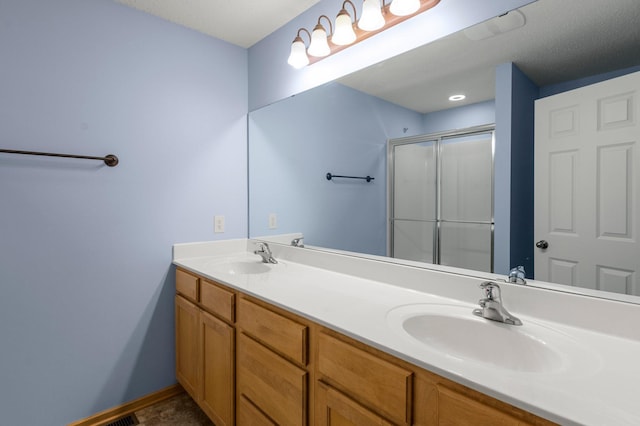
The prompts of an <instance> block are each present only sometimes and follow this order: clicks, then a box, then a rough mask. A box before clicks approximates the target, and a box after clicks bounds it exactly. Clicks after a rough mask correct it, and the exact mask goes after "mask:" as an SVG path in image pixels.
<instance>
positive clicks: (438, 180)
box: [387, 123, 496, 273]
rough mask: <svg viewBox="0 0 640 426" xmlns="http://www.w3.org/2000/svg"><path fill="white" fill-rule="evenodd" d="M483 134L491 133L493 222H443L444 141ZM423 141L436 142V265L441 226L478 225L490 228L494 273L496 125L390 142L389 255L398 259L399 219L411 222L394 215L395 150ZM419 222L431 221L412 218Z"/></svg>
mask: <svg viewBox="0 0 640 426" xmlns="http://www.w3.org/2000/svg"><path fill="white" fill-rule="evenodd" d="M481 133H490V134H491V220H490V221H461V220H455V221H454V220H442V219H441V210H440V207H441V200H440V197H441V192H442V191H441V181H442V176H441V173H442V166H441V159H442V156H441V154H442V142H443V140H445V139H448V138H453V137H459V136H472V135H476V134H481ZM423 142H434V143H435V157H436V158H435V160H436V161H435V168H436V170H435V186H436V191H435V192H436V197H435V198H436V199H435V201H434V203H435V212H436V217H435V219H434V221H433V223H434V230H433V256H432V260H433V262H432V264H434V265H440V260H441V258H440V224H441V223H443V222H446V223H464V224H478V225H490V232H491V247H490V260H489V262H490V265H491V266H490V271H488V272H490V273H493V271H494V231H495V211H494V209H495V194H494V192H495V154H496V125H495V123H492V124H485V125H481V126H473V127H467V128H464V129H457V130H451V131H444V132H437V133H429V134H424V135H417V136H409V137H404V138H394V139H388V140H387V218H388V219H387V256H389V257H393V258H395V257H394V222H395V221H396V220H404V221H407V219H402V218H396V217H395V214H394V200H395V189H394V188H395V181H394V179H395V158H394V148H395V147H396V146H399V145H410V144H416V143H423ZM410 220H412V221H417V222H431V221H423V220H418V219H410Z"/></svg>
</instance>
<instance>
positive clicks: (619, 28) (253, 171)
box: [249, 0, 640, 303]
mask: <svg viewBox="0 0 640 426" xmlns="http://www.w3.org/2000/svg"><path fill="white" fill-rule="evenodd" d="M639 15H640V4H639V3H638V1H637V0H616V1H614V2H603V1H600V0H538V1H536V2H534V3H531V4H529V5H527V6H525V7H523V8H521V9H519V10H515V11H511V12H509V13H508V14H507V15H504V16H501V17H496V18H494V19H492V20H490V21H487V22H485V23H481V24H478V25H476V26H474V27H471V28H468V29H466V30H464V31H461V32H459V33H456V34H453V35H451V36H448V37H446V38H443V39H441V40H438V41H436V42H434V43H431V44H429V45H426V46H423V47H421V48H418V49H415V50H414V51H411V52H407V53H405V54H402V55H399V56H397V57H395V58H392V59H389V60H387V61H385V62H383V63H380V64H377V65H374V66H372V67H369V68H367V69H364V70H361V71H358V72H356V73H354V74H351V75H348V76H345V77H343V78H341V79H339V80H337V81H334V82H331V83H328V84H326V85H324V86H321V87H317V88H315V89H312V90H309V91H307V92H304V93H301V94H298V95H296V96H294V97H291V98H288V99H285V100H282V101H280V102H277V103H274V104H272V105H269V106H266V107H264V108H261V109H258V110H256V111H252V112H251V113H250V114H249V233H250V235H249V236H250V237H268V236H276V235H279V234H290V233H302V234H304V243H305V245H307V246H312V247H313V248H327V249H337V250H345V251H349V252H353V253H354V254H355V253H363V254H367V255H376V256H387V255H388V254H389V253H390V249H389V205H388V204H389V203H388V194H389V189H388V183H387V176H388V166H389V165H388V161H387V160H388V146H389V141H390V140H402V139H403V138H405V139H407V140H409V139H411V138H415V137H419V135H428V134H439V133H443V132H452V131H457V130H460V129H468V128H471V129H473V128H478V127H482V126H491V125H494V124H495V125H496V139H500V137H501V136H500V135H501V132H503V134H504V132H505V130H504V129H501V128H500V126H501V122H500V120H497V115H498V114H500V111H501V108H502V105H500V102H503V101H502V100H500V97H499V96H497V93H496V91H500V89H499V88H497V87H496V86H497V85H500V83H501V81H500V78H499V76H500V74H497V70H499V69H500V68H501V67H504V66H505V65H508V66H509V67H515V68H517V70H518V72H519V73H520V72H521V74H522V75H524V76H526V79H527V81H528V82H529V83H530V86H531V87H533V88H534V89H535V93H536V96H535V97H536V98H545V97H548V96H550V95H554V94H557V93H562V92H565V91H567V90H570V89H573V88H577V87H581V86H585V85H587V84H590V83H593V82H598V81H603V80H606V79H609V78H613V77H616V76H619V75H629V74H630V73H633V72H636V71H640V49H639V48H638V46H640V26H638V25H637V17H638V16H639ZM510 69H511V68H510ZM497 75H498V78H496V76H497ZM497 80H498V81H497ZM529 91H530V92H531V90H529ZM637 91H638V92H640V87H637ZM458 93H462V94H465V95H466V99H464V100H463V101H460V102H459V103H456V104H454V103H452V102H451V101H449V99H448V98H449V96H451V95H454V94H458ZM509 96H510V97H513V96H511V95H509ZM502 99H504V94H503V98H502ZM635 99H638V98H637V97H636V98H635ZM513 102H514V103H518V100H517V99H516V100H514V101H513ZM523 102H524V101H523ZM527 102H530V103H531V109H530V114H526V115H527V116H526V117H518V118H517V119H518V120H524V121H526V122H529V125H530V129H529V133H530V134H531V144H533V122H534V119H533V106H532V105H533V100H532V99H528V101H527ZM639 103H640V102H637V101H636V102H635V103H629V104H628V105H631V106H630V107H629V108H630V109H629V111H630V114H632V115H634V114H635V115H634V117H635V118H634V120H636V121H638V120H640V117H639V116H638V115H640V107H639V105H638V104H639ZM520 111H527V109H526V108H525V109H522V110H520ZM514 120H515V118H514ZM502 124H503V125H504V121H503V122H502ZM512 124H513V123H511V122H510V123H508V126H509V127H511V125H512ZM509 131H511V130H509ZM634 137H635V139H634V140H633V141H631V140H630V141H628V142H629V143H635V144H636V146H635V147H634V148H632V151H631V152H632V153H633V154H632V155H634V156H635V157H634V158H636V159H637V158H639V156H640V154H639V153H638V151H639V150H640V147H638V146H637V141H638V139H640V137H639V136H638V132H637V131H636V133H635V136H634ZM510 143H511V144H512V145H510V146H508V147H506V148H505V147H500V144H499V142H497V143H496V154H495V164H494V168H495V178H494V179H495V182H494V194H493V196H494V197H495V199H496V200H495V204H494V208H495V209H496V211H495V222H496V224H495V227H496V239H495V242H494V244H495V250H494V252H495V256H496V259H497V260H496V263H495V265H496V267H495V268H494V272H495V273H498V274H505V273H507V272H508V270H509V268H510V267H511V266H515V265H513V264H512V263H513V259H514V258H516V259H522V262H523V263H526V264H527V267H528V269H529V270H528V271H527V273H528V277H529V278H531V277H532V274H533V271H534V268H533V263H534V253H535V250H536V248H535V243H536V242H537V241H536V238H535V236H534V235H533V217H534V213H535V206H534V204H533V198H534V197H533V194H532V193H531V194H529V192H532V191H533V189H531V191H529V190H527V191H525V192H526V194H525V196H524V197H523V198H524V199H527V200H529V201H527V202H523V203H521V204H522V206H521V207H522V209H524V210H525V212H524V213H522V212H520V213H514V212H515V210H514V209H513V208H511V209H508V208H507V209H504V208H501V204H500V200H501V198H509V200H510V201H509V202H510V203H511V205H514V204H517V203H519V200H518V198H519V197H520V196H521V195H522V194H518V193H517V191H516V193H514V186H513V182H512V183H511V186H510V185H509V182H506V183H505V181H509V179H514V176H517V175H518V172H519V171H520V169H518V170H514V169H515V168H516V167H520V166H521V165H522V164H524V163H520V165H517V164H516V163H506V164H505V163H502V162H501V160H500V159H501V158H503V157H501V155H503V154H504V152H502V151H505V150H506V151H508V153H509V155H512V156H513V153H512V151H513V150H517V145H516V144H518V143H520V142H518V141H515V140H512V141H511V142H510ZM501 152H502V153H501ZM533 160H534V158H533V153H527V151H523V155H521V158H520V160H519V161H521V162H526V163H527V164H525V165H524V167H522V174H530V178H529V179H530V180H531V185H530V186H531V188H533V186H534V182H533V179H534V175H533ZM636 161H637V160H636ZM505 168H507V169H509V170H506V171H505V170H504V169H505ZM328 173H331V174H332V175H341V176H353V177H367V176H369V177H371V178H373V179H369V180H367V179H348V178H334V179H331V180H328V179H327V174H328ZM632 173H633V174H632V176H633V181H632V182H631V186H632V188H631V189H629V191H630V192H628V193H629V194H631V198H630V200H632V201H630V202H631V208H630V210H629V212H630V214H631V216H630V218H629V226H630V229H632V232H634V233H635V234H634V235H635V237H634V238H635V239H636V240H637V239H639V237H640V236H639V235H638V231H639V230H638V228H639V227H640V218H639V214H640V212H639V211H638V210H637V209H638V207H640V201H639V200H637V196H638V194H640V191H639V190H638V187H640V180H639V176H640V175H638V170H637V169H635V170H633V171H632ZM515 179H517V177H515ZM535 184H536V185H537V184H538V183H537V182H535ZM532 206H533V207H532ZM576 214H578V215H579V214H580V212H576ZM516 216H517V217H516ZM505 222H506V223H510V225H509V226H510V228H509V229H511V231H512V232H513V230H514V229H515V228H516V227H518V226H520V227H522V228H528V230H527V232H523V233H522V235H521V236H518V237H517V238H514V235H513V234H512V235H511V237H510V239H509V237H507V239H505V240H504V241H510V242H507V243H506V244H503V240H501V238H502V237H501V236H500V235H503V230H502V229H501V228H500V227H501V226H503V225H502V224H503V223H505ZM509 229H507V231H506V233H507V234H508V233H509ZM514 241H516V242H515V243H514ZM518 244H520V245H521V246H520V247H517V245H518ZM518 250H520V251H521V252H522V253H520V254H518V256H520V258H518V256H514V253H515V252H516V251H518ZM505 251H506V253H505ZM500 259H504V260H503V261H500ZM518 262H519V263H520V260H518ZM638 263H640V259H639V260H638ZM424 267H429V265H427V264H424ZM485 275H486V274H485ZM485 275H482V273H481V272H478V276H485ZM637 275H638V274H637V273H635V275H633V274H631V278H629V279H630V280H631V282H632V283H631V287H632V289H631V291H627V293H634V292H636V293H635V295H633V294H631V295H619V294H618V293H615V292H605V291H600V290H592V289H593V288H597V287H593V286H587V287H591V289H589V290H585V291H584V292H586V293H587V294H591V295H595V296H599V297H608V298H613V299H619V300H625V301H631V302H634V303H640V294H639V293H637V292H638V291H640V288H639V287H640V277H638V276H637ZM533 278H534V279H535V278H539V277H533ZM627 278H628V277H627ZM533 284H534V285H535V283H533ZM565 284H566V283H565ZM578 284H579V283H578ZM550 287H551V288H553V289H560V290H567V291H578V290H575V289H574V288H573V287H566V286H562V285H561V286H550ZM579 291H580V292H582V290H579ZM614 291H616V290H615V289H614ZM622 292H623V291H620V293H622Z"/></svg>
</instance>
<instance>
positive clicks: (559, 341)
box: [387, 304, 585, 373]
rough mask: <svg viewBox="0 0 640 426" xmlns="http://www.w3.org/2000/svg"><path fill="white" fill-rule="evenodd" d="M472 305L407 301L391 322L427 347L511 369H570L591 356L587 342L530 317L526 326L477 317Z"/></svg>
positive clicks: (555, 370) (437, 351)
mask: <svg viewBox="0 0 640 426" xmlns="http://www.w3.org/2000/svg"><path fill="white" fill-rule="evenodd" d="M472 309H473V308H470V307H469V306H461V305H446V304H419V305H406V306H401V307H399V308H396V309H393V310H391V311H390V312H389V313H388V315H387V320H388V322H389V324H390V325H391V326H392V327H393V328H394V329H397V330H399V331H400V332H402V333H403V334H405V335H406V336H407V337H409V338H411V339H412V340H413V341H414V342H418V343H420V344H421V345H422V347H423V348H424V349H425V350H429V351H432V352H436V353H439V354H441V355H444V356H446V357H448V358H456V359H459V360H462V361H471V362H478V363H483V364H490V365H491V366H492V367H495V368H500V369H505V370H511V371H517V372H536V373H554V372H559V371H563V370H566V368H567V366H568V365H567V359H568V357H569V356H570V355H571V354H573V353H575V354H576V355H577V356H579V357H580V356H584V355H585V354H584V348H583V347H582V346H581V345H577V344H574V343H575V342H572V341H571V339H570V338H569V337H568V336H567V335H565V334H564V333H561V332H559V331H556V330H554V329H552V328H549V327H546V326H543V325H540V324H536V323H535V322H532V321H524V320H523V325H521V326H513V325H507V324H503V323H500V322H496V321H490V320H487V319H484V318H480V317H477V316H475V315H473V314H472V313H471V311H472Z"/></svg>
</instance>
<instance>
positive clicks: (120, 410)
mask: <svg viewBox="0 0 640 426" xmlns="http://www.w3.org/2000/svg"><path fill="white" fill-rule="evenodd" d="M182 392H184V389H183V388H182V386H180V385H179V384H175V385H172V386H169V387H166V388H164V389H160V390H159V391H157V392H153V393H150V394H149V395H145V396H143V397H141V398H138V399H134V400H133V401H130V402H127V403H125V404H122V405H119V406H117V407H113V408H110V409H108V410H105V411H102V412H100V413H96V414H94V415H93V416H91V417H87V418H86V419H83V420H78V421H76V422H73V423H69V424H68V425H67V426H103V425H106V424H109V423H111V422H113V421H114V420H117V419H118V418H120V417H123V416H126V415H127V414H131V413H133V412H136V411H138V410H142V409H143V408H145V407H148V406H150V405H153V404H156V403H158V402H160V401H164V400H165V399H169V398H171V397H173V396H176V395H180V394H181V393H182Z"/></svg>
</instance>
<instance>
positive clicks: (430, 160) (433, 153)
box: [388, 126, 494, 272]
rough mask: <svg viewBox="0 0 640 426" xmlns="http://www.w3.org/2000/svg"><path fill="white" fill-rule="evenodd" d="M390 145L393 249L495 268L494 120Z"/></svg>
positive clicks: (396, 253)
mask: <svg viewBox="0 0 640 426" xmlns="http://www.w3.org/2000/svg"><path fill="white" fill-rule="evenodd" d="M388 148H389V149H388V155H389V162H388V164H389V174H388V176H389V188H390V191H389V213H390V216H389V221H390V226H389V233H390V235H389V245H390V246H389V253H390V255H391V256H392V257H395V258H399V259H406V260H415V261H421V262H427V263H434V264H440V265H447V266H456V267H460V268H467V269H474V270H479V271H485V272H493V229H494V215H493V152H494V126H483V127H480V128H478V127H476V128H471V129H466V130H463V131H456V132H448V133H438V134H432V135H423V136H416V137H410V138H400V139H391V140H389V147H388Z"/></svg>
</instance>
